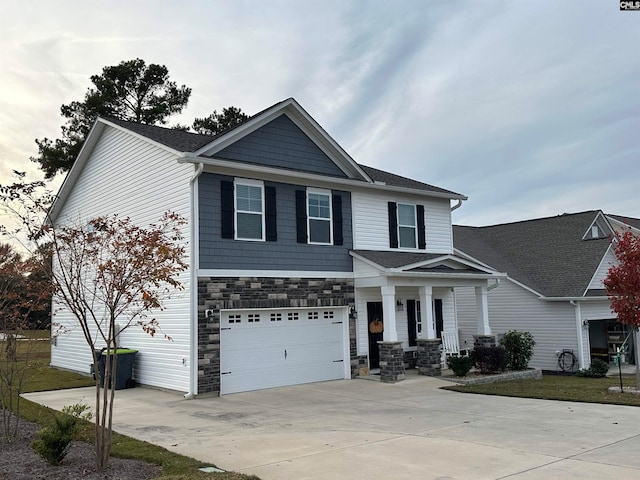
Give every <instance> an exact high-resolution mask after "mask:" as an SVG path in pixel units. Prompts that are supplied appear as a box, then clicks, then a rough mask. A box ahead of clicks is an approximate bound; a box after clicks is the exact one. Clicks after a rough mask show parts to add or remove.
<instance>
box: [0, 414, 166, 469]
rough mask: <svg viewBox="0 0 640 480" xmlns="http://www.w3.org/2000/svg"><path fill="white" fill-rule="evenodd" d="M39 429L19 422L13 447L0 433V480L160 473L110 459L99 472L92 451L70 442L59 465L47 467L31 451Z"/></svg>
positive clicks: (138, 463) (146, 465)
mask: <svg viewBox="0 0 640 480" xmlns="http://www.w3.org/2000/svg"><path fill="white" fill-rule="evenodd" d="M0 412H1V410H0ZM0 418H1V417H0ZM0 426H1V423H0ZM41 428H42V427H41V426H40V425H38V424H35V423H30V422H26V421H24V420H20V425H19V429H18V438H17V439H16V441H15V442H12V443H7V441H6V439H5V438H4V435H2V433H1V432H2V430H0V480H33V479H47V480H71V479H79V478H82V479H87V480H147V479H151V478H155V477H158V476H159V475H160V473H161V471H162V470H161V468H160V467H159V466H158V465H153V464H149V463H145V462H142V461H140V460H128V459H123V458H113V457H112V458H111V459H110V460H109V463H108V465H107V467H106V468H105V469H103V470H101V471H98V470H97V469H96V466H95V463H96V450H95V447H94V446H93V445H89V444H88V443H84V442H73V444H72V446H71V449H70V451H69V454H68V455H67V456H66V457H65V458H64V460H63V461H62V463H61V464H60V465H58V466H54V465H50V464H48V463H47V462H46V461H45V460H44V459H43V458H42V457H40V456H39V455H38V454H37V453H35V452H34V451H33V449H32V448H31V442H32V441H33V440H35V439H36V438H37V435H36V432H37V431H38V430H40V429H41Z"/></svg>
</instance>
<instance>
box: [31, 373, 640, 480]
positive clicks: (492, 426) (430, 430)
mask: <svg viewBox="0 0 640 480" xmlns="http://www.w3.org/2000/svg"><path fill="white" fill-rule="evenodd" d="M446 384H448V383H447V382H445V381H443V380H438V379H434V378H429V377H418V376H409V377H408V378H407V380H405V381H404V382H400V383H398V384H395V385H388V384H382V383H379V382H374V381H367V380H362V379H358V380H338V381H333V382H323V383H314V384H308V385H299V386H295V387H286V388H275V389H271V390H262V391H258V392H250V393H239V394H234V395H228V396H225V397H222V398H217V397H209V398H197V399H194V400H184V399H183V398H182V396H181V395H179V394H175V393H168V392H163V391H158V390H153V389H149V388H134V389H130V390H120V391H117V392H116V407H115V418H114V420H115V421H114V429H115V430H116V431H118V432H120V433H123V434H126V435H129V436H131V437H135V438H138V439H140V440H145V441H148V442H151V443H155V444H157V445H161V446H163V447H165V448H167V449H169V450H172V451H174V452H178V453H181V454H184V455H187V456H190V457H194V458H197V459H199V460H201V461H203V462H208V463H211V464H215V465H217V466H218V467H219V468H222V469H225V470H235V471H238V472H244V473H250V474H255V475H257V476H259V477H260V478H262V479H263V480H271V479H273V480H276V479H277V480H289V479H291V480H293V479H295V480H303V479H327V480H328V479H331V480H340V479H349V480H359V479H363V480H364V479H367V480H372V479H389V480H402V479H411V480H416V479H420V480H428V479H474V480H475V479H498V478H510V479H518V480H520V479H522V480H524V479H527V480H529V479H554V478H562V479H568V478H576V479H597V480H601V479H602V478H616V479H638V478H640V455H639V454H638V453H639V452H640V408H636V407H619V406H612V405H593V404H580V403H568V402H555V401H547V400H529V399H518V398H502V397H492V396H483V395H468V394H461V393H455V392H447V391H444V390H439V389H438V387H440V386H442V385H446ZM93 395H94V390H93V388H80V389H72V390H63V391H57V392H42V393H30V394H26V395H25V398H27V399H29V400H32V401H35V402H38V403H41V404H44V405H47V406H50V407H52V408H55V409H60V408H62V407H63V406H65V405H71V404H74V403H77V402H79V401H81V400H84V401H85V402H86V403H88V404H89V405H91V404H92V401H93V398H94V397H93Z"/></svg>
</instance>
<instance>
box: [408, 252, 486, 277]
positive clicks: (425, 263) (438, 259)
mask: <svg viewBox="0 0 640 480" xmlns="http://www.w3.org/2000/svg"><path fill="white" fill-rule="evenodd" d="M447 260H450V261H452V262H454V263H458V264H460V265H464V266H466V267H471V268H476V269H479V270H482V271H483V272H485V273H489V274H492V273H498V272H496V271H495V270H493V269H490V268H485V267H484V266H483V265H480V264H478V263H473V262H469V261H467V260H465V259H462V258H458V257H455V256H453V255H448V254H447V255H443V256H441V257H436V258H433V259H431V260H424V261H422V262H417V263H413V264H411V265H405V266H403V267H398V269H397V270H398V271H405V270H412V269H414V268H420V267H425V266H428V265H433V264H438V263H442V262H443V261H447Z"/></svg>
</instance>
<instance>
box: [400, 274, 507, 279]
mask: <svg viewBox="0 0 640 480" xmlns="http://www.w3.org/2000/svg"><path fill="white" fill-rule="evenodd" d="M388 276H389V277H406V278H452V279H454V278H455V279H469V280H493V279H496V278H500V279H502V278H505V279H506V278H509V277H508V276H507V274H506V273H451V272H390V273H389V274H388Z"/></svg>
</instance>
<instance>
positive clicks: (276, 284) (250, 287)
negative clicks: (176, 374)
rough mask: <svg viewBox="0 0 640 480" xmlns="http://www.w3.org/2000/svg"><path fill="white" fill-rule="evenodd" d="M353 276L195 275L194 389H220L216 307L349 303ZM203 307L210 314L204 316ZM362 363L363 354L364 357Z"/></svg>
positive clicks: (354, 362)
mask: <svg viewBox="0 0 640 480" xmlns="http://www.w3.org/2000/svg"><path fill="white" fill-rule="evenodd" d="M354 302H355V293H354V287H353V280H350V279H343V278H338V279H336V278H269V277H224V278H219V277H201V278H199V279H198V393H200V394H202V393H210V392H220V310H221V309H247V308H305V307H309V308H313V307H345V306H348V305H353V304H354ZM206 310H212V311H213V316H212V317H211V318H206V315H205V312H206ZM349 346H350V353H351V355H350V356H351V375H352V376H354V372H355V374H357V371H358V368H359V367H360V366H361V364H362V359H361V357H359V356H357V355H356V337H355V321H354V320H349ZM364 359H365V360H364V362H365V363H364V364H365V365H366V357H364Z"/></svg>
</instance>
